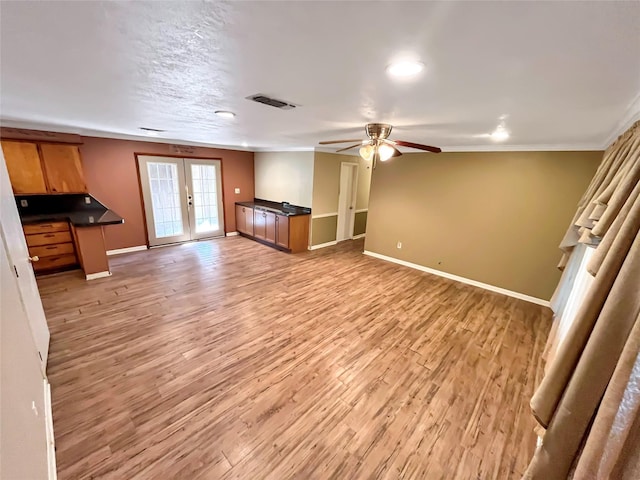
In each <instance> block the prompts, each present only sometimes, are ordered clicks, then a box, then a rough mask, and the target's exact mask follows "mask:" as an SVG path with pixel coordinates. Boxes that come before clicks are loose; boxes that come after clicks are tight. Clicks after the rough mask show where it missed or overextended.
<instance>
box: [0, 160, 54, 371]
mask: <svg viewBox="0 0 640 480" xmlns="http://www.w3.org/2000/svg"><path fill="white" fill-rule="evenodd" d="M0 156H1V159H0V237H1V239H0V241H1V242H3V244H4V248H5V250H6V252H7V256H8V258H9V262H11V264H12V265H13V269H14V272H15V277H16V281H17V284H18V289H19V290H20V299H21V301H22V306H23V308H24V311H25V312H26V314H27V321H28V322H29V329H30V331H31V335H32V336H33V342H34V344H35V346H36V349H37V351H38V354H39V356H40V367H41V369H42V373H43V374H44V375H46V372H47V357H48V355H49V338H50V334H49V326H48V325H47V319H46V317H45V315H44V309H43V308H42V300H41V299H40V291H39V290H38V284H37V283H36V277H35V274H34V273H33V267H32V266H31V260H30V257H29V249H28V247H27V241H26V239H25V236H24V231H23V230H22V222H21V221H20V216H19V215H18V207H17V206H16V199H15V197H14V196H13V188H12V187H11V180H10V179H9V172H8V171H7V166H6V164H5V161H4V154H3V153H2V149H0Z"/></svg>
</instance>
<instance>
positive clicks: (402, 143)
mask: <svg viewBox="0 0 640 480" xmlns="http://www.w3.org/2000/svg"><path fill="white" fill-rule="evenodd" d="M394 142H395V144H396V145H398V146H400V147H409V148H415V149H417V150H426V151H427V152H431V153H440V152H441V151H442V150H441V149H440V148H438V147H431V146H429V145H422V144H420V143H412V142H405V141H403V140H394Z"/></svg>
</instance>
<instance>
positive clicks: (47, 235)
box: [44, 233, 55, 238]
mask: <svg viewBox="0 0 640 480" xmlns="http://www.w3.org/2000/svg"><path fill="white" fill-rule="evenodd" d="M44 237H45V238H51V237H55V235H54V234H53V233H47V234H46V235H45V236H44Z"/></svg>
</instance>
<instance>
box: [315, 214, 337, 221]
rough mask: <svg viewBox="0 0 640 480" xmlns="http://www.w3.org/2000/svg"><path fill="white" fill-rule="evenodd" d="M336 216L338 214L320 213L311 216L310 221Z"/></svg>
mask: <svg viewBox="0 0 640 480" xmlns="http://www.w3.org/2000/svg"><path fill="white" fill-rule="evenodd" d="M337 216H338V212H332V213H321V214H319V215H311V220H314V219H316V218H327V217H337Z"/></svg>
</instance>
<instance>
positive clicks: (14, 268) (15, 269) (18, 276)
mask: <svg viewBox="0 0 640 480" xmlns="http://www.w3.org/2000/svg"><path fill="white" fill-rule="evenodd" d="M13 271H14V272H16V278H20V275H18V268H17V267H16V266H15V265H14V266H13Z"/></svg>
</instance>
